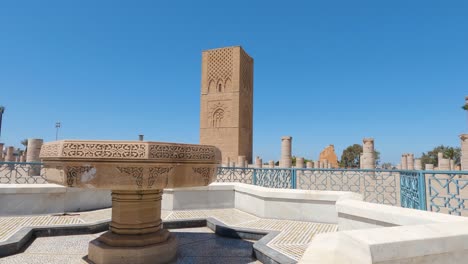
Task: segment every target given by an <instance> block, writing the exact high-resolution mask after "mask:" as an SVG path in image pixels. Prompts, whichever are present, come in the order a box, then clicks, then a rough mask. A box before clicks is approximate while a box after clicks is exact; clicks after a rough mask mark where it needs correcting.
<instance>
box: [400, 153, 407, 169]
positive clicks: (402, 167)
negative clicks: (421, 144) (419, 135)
mask: <svg viewBox="0 0 468 264" xmlns="http://www.w3.org/2000/svg"><path fill="white" fill-rule="evenodd" d="M406 155H407V154H406V153H404V154H403V155H401V169H402V170H407V169H408V162H407V160H406Z"/></svg>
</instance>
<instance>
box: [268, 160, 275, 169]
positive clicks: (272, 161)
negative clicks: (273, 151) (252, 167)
mask: <svg viewBox="0 0 468 264" xmlns="http://www.w3.org/2000/svg"><path fill="white" fill-rule="evenodd" d="M268 167H270V168H274V167H275V161H274V160H270V161H268Z"/></svg>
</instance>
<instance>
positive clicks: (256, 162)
mask: <svg viewBox="0 0 468 264" xmlns="http://www.w3.org/2000/svg"><path fill="white" fill-rule="evenodd" d="M262 163H263V161H262V159H261V158H260V157H258V156H257V158H256V159H255V167H256V168H262V165H263V164H262Z"/></svg>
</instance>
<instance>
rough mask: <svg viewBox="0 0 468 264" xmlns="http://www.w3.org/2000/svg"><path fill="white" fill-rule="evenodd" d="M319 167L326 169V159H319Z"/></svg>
mask: <svg viewBox="0 0 468 264" xmlns="http://www.w3.org/2000/svg"><path fill="white" fill-rule="evenodd" d="M320 168H321V169H326V168H328V160H326V159H325V160H321V161H320Z"/></svg>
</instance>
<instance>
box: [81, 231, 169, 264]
mask: <svg viewBox="0 0 468 264" xmlns="http://www.w3.org/2000/svg"><path fill="white" fill-rule="evenodd" d="M176 255H177V239H176V237H175V236H174V235H173V234H170V235H169V237H168V239H167V240H166V241H164V242H161V243H157V244H152V245H147V246H142V247H114V246H109V245H107V244H105V243H103V242H101V241H100V240H99V238H98V239H95V240H93V241H91V242H90V243H89V247H88V259H89V260H90V261H92V262H93V263H95V264H127V263H132V264H147V263H169V262H171V261H173V260H175V258H176Z"/></svg>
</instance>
